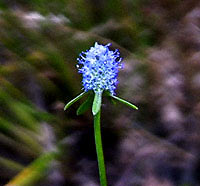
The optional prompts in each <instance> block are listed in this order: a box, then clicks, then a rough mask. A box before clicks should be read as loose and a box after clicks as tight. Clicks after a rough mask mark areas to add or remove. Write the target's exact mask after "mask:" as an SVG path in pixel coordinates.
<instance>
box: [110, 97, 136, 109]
mask: <svg viewBox="0 0 200 186" xmlns="http://www.w3.org/2000/svg"><path fill="white" fill-rule="evenodd" d="M110 96H111V97H112V98H114V99H116V100H117V101H119V102H121V103H123V104H125V105H128V106H129V107H131V108H133V109H136V110H138V107H137V106H135V105H133V104H132V103H129V102H128V101H125V100H123V99H121V98H119V97H117V96H113V95H110Z"/></svg>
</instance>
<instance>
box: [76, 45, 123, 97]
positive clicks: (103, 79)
mask: <svg viewBox="0 0 200 186" xmlns="http://www.w3.org/2000/svg"><path fill="white" fill-rule="evenodd" d="M110 45H111V44H110V43H109V44H107V45H105V46H104V45H100V44H98V43H97V42H96V43H95V45H94V47H91V48H90V49H89V50H87V51H86V52H82V53H81V54H80V58H78V59H77V60H78V65H77V68H78V69H79V70H78V72H79V73H81V74H82V75H83V80H82V84H83V89H84V91H85V92H87V91H89V90H93V91H94V92H95V93H97V92H103V91H104V90H107V91H109V92H110V93H111V94H112V95H114V94H115V89H116V85H117V83H118V80H117V75H118V71H119V69H120V68H122V64H121V60H122V58H121V57H120V53H119V51H118V50H115V51H112V50H110V49H109V46H110Z"/></svg>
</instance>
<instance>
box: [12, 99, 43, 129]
mask: <svg viewBox="0 0 200 186" xmlns="http://www.w3.org/2000/svg"><path fill="white" fill-rule="evenodd" d="M9 107H10V108H11V110H12V111H13V112H14V114H15V116H16V117H17V119H18V120H19V121H20V124H22V125H23V126H24V127H26V128H28V129H30V130H32V131H35V132H38V130H39V123H38V121H37V120H36V119H35V118H34V117H33V116H32V115H31V114H30V113H29V112H27V110H26V109H25V108H24V107H23V104H22V103H20V102H17V101H15V102H14V103H11V104H9Z"/></svg>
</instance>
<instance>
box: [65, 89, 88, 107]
mask: <svg viewBox="0 0 200 186" xmlns="http://www.w3.org/2000/svg"><path fill="white" fill-rule="evenodd" d="M86 94H87V92H82V93H81V94H79V95H78V96H77V97H75V98H74V99H72V100H71V101H70V102H69V103H67V104H66V105H65V107H64V110H67V109H68V108H69V107H70V106H71V105H72V104H74V103H75V102H77V101H78V100H79V99H81V98H82V97H83V96H84V95H86Z"/></svg>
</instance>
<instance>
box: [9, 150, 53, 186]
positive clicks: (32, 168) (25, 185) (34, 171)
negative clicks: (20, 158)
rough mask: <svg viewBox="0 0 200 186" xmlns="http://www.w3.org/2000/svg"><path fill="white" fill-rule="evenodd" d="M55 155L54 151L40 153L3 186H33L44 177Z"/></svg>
mask: <svg viewBox="0 0 200 186" xmlns="http://www.w3.org/2000/svg"><path fill="white" fill-rule="evenodd" d="M56 157H57V154H56V153H55V152H49V153H46V154H43V155H41V156H40V157H39V158H38V159H36V160H35V161H33V163H31V164H30V165H29V166H28V167H26V168H25V169H24V170H22V171H21V172H20V173H19V174H18V175H17V176H15V177H14V178H13V179H12V180H11V181H9V182H8V183H7V184H6V185H5V186H35V185H36V184H37V182H38V181H39V180H40V179H42V178H44V177H45V175H46V174H47V172H48V170H49V169H50V168H51V164H52V162H53V161H54V160H55V159H56Z"/></svg>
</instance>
